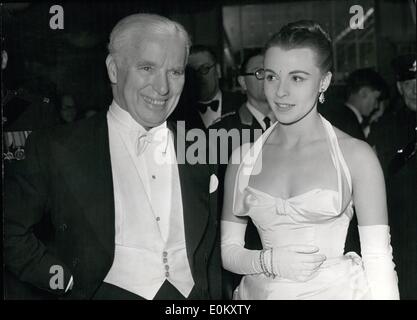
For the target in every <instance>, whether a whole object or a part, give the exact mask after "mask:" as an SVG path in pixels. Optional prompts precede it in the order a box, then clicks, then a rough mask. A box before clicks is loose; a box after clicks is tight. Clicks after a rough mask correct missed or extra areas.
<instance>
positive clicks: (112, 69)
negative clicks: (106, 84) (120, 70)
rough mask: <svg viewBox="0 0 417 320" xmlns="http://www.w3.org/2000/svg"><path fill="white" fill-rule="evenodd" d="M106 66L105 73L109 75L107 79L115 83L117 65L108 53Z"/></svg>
mask: <svg viewBox="0 0 417 320" xmlns="http://www.w3.org/2000/svg"><path fill="white" fill-rule="evenodd" d="M106 66H107V74H108V75H109V79H110V82H111V84H116V83H117V65H116V61H115V59H114V58H113V56H112V55H111V54H109V55H108V56H107V58H106Z"/></svg>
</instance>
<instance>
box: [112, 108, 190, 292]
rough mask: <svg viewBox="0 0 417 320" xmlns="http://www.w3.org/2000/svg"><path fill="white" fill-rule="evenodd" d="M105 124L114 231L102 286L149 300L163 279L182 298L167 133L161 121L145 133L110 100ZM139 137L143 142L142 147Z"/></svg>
mask: <svg viewBox="0 0 417 320" xmlns="http://www.w3.org/2000/svg"><path fill="white" fill-rule="evenodd" d="M107 121H108V127H109V145H110V156H111V164H112V175H113V187H114V200H115V228H116V230H115V257H114V261H113V265H112V267H111V269H110V271H109V272H108V274H107V276H106V278H105V279H104V281H105V282H108V283H111V284H113V285H116V286H118V287H121V288H123V289H125V290H128V291H130V292H133V293H135V294H138V295H140V296H142V297H144V298H146V299H153V298H154V296H155V295H156V293H157V292H158V290H159V288H160V287H161V285H162V284H163V282H164V281H165V280H168V281H169V282H171V283H172V284H173V285H174V286H175V287H176V288H177V289H178V290H179V291H180V292H181V293H182V294H183V295H184V296H185V297H187V296H188V295H189V293H190V292H191V289H192V287H193V286H194V280H193V278H192V275H191V269H190V266H189V263H188V259H187V253H186V247H185V232H184V222H183V208H182V197H181V187H180V181H179V173H178V165H177V162H176V156H175V149H174V143H173V137H172V133H171V132H170V131H169V129H168V128H167V126H166V122H164V123H163V124H161V125H160V126H158V127H155V128H152V129H150V130H149V131H148V132H147V131H146V130H145V129H144V128H143V127H142V126H141V125H140V124H139V123H137V122H136V121H135V120H134V119H133V118H132V117H131V116H130V114H129V113H128V112H127V111H125V110H123V109H122V108H120V107H119V106H118V105H117V104H116V103H115V102H114V101H113V103H112V104H111V106H110V108H109V111H108V113H107ZM143 134H148V137H149V139H147V141H149V143H145V144H146V147H145V148H143V146H142V145H140V144H141V143H143V141H144V140H143V139H139V137H140V136H141V135H143ZM140 151H142V152H140Z"/></svg>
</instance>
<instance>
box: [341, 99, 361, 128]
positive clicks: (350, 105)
mask: <svg viewBox="0 0 417 320" xmlns="http://www.w3.org/2000/svg"><path fill="white" fill-rule="evenodd" d="M345 106H346V107H348V108H349V109H350V110H352V111H353V113H354V114H355V116H356V118H357V119H358V121H359V123H362V121H363V117H362V114H361V113H360V112H359V111H358V109H356V108H355V106H354V105H352V104H350V103H347V102H345Z"/></svg>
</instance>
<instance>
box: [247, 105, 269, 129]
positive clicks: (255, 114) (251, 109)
mask: <svg viewBox="0 0 417 320" xmlns="http://www.w3.org/2000/svg"><path fill="white" fill-rule="evenodd" d="M246 107H247V108H248V110H249V112H250V113H251V114H252V116H253V117H254V118H255V119H256V120H257V121H258V123H259V124H260V125H261V127H262V129H264V130H265V128H266V125H265V122H264V118H265V117H266V116H265V115H264V114H263V113H262V112H260V111H259V110H258V109H256V108H255V107H254V106H253V105H252V104H250V102H249V101H247V102H246Z"/></svg>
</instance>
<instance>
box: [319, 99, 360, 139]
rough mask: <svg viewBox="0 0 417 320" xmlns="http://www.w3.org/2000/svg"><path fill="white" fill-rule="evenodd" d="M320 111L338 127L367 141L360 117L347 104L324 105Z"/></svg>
mask: <svg viewBox="0 0 417 320" xmlns="http://www.w3.org/2000/svg"><path fill="white" fill-rule="evenodd" d="M319 111H320V113H321V114H322V115H323V116H324V117H325V118H326V119H327V120H329V122H330V123H331V124H332V125H334V126H335V127H336V128H338V129H340V130H342V131H343V132H345V133H347V134H348V135H350V136H352V137H354V138H356V139H360V140H363V141H366V138H365V135H364V133H363V131H362V128H361V125H360V123H359V121H358V118H357V117H356V115H355V113H354V112H353V111H352V110H351V109H350V108H348V107H347V106H346V105H343V106H340V107H338V106H336V107H335V106H323V107H321V108H320V110H319Z"/></svg>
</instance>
